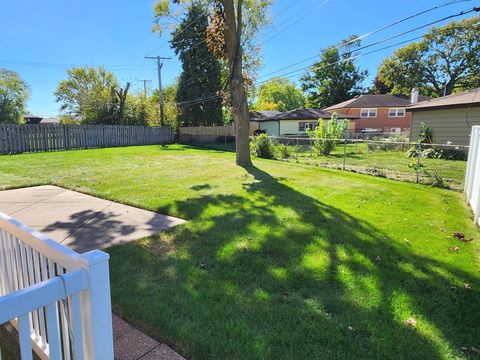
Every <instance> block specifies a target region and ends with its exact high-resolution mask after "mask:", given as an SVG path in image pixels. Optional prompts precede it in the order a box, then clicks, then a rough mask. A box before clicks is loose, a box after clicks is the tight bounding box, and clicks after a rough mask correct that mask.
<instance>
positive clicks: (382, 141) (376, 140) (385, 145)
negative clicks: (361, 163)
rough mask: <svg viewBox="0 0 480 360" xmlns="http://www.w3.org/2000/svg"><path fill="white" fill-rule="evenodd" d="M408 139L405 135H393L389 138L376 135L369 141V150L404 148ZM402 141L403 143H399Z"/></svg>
mask: <svg viewBox="0 0 480 360" xmlns="http://www.w3.org/2000/svg"><path fill="white" fill-rule="evenodd" d="M406 141H407V139H406V138H405V137H403V136H392V137H389V138H381V137H379V136H374V137H373V138H372V139H371V140H370V141H369V142H367V150H368V151H393V150H403V149H404V147H405V145H404V144H403V143H406ZM399 143H402V144H399Z"/></svg>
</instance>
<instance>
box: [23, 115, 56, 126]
mask: <svg viewBox="0 0 480 360" xmlns="http://www.w3.org/2000/svg"><path fill="white" fill-rule="evenodd" d="M23 118H24V120H25V124H60V118H58V117H48V118H44V117H41V116H36V115H25V116H24V117H23Z"/></svg>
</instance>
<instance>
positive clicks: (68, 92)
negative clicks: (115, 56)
mask: <svg viewBox="0 0 480 360" xmlns="http://www.w3.org/2000/svg"><path fill="white" fill-rule="evenodd" d="M67 75H68V78H67V79H66V80H62V81H60V83H59V84H58V87H57V90H56V91H55V96H56V97H57V102H60V103H61V106H60V109H61V110H62V111H66V115H68V116H69V118H70V120H72V119H74V120H75V121H77V122H80V123H83V124H117V125H127V124H129V125H144V124H146V112H145V109H144V107H143V105H142V104H141V103H139V102H138V101H137V100H136V98H135V97H134V96H132V95H130V94H128V90H129V88H130V83H127V84H126V86H125V88H121V87H120V84H119V83H118V80H117V78H116V77H115V75H114V74H113V73H111V72H109V71H108V70H106V69H105V68H103V67H98V68H96V67H73V68H71V69H68V70H67Z"/></svg>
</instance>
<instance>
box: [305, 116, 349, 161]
mask: <svg viewBox="0 0 480 360" xmlns="http://www.w3.org/2000/svg"><path fill="white" fill-rule="evenodd" d="M348 124H349V121H348V120H342V121H338V118H337V113H335V112H334V113H333V114H332V117H331V118H330V120H328V122H327V125H326V126H325V122H324V121H323V119H320V120H318V126H317V127H316V128H315V129H314V130H310V129H307V135H308V137H310V138H311V139H313V144H312V147H313V149H314V150H315V152H316V153H317V155H324V156H326V155H330V153H331V152H332V150H333V149H335V146H336V145H337V143H338V139H343V138H344V137H345V134H346V133H347V130H348Z"/></svg>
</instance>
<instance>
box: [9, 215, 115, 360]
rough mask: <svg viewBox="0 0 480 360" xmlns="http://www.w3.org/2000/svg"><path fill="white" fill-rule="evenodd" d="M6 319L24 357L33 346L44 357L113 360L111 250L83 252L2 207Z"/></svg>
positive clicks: (29, 352)
mask: <svg viewBox="0 0 480 360" xmlns="http://www.w3.org/2000/svg"><path fill="white" fill-rule="evenodd" d="M6 322H10V323H12V324H13V325H14V326H15V327H16V328H17V330H18V335H19V340H20V350H21V356H22V360H25V359H32V350H33V351H34V352H35V353H36V355H37V356H38V357H39V358H40V359H42V360H43V359H66V360H70V359H106V360H109V359H113V336H112V315H111V303H110V281H109V273H108V255H107V254H106V253H104V252H102V251H100V250H94V251H91V252H88V253H85V254H81V255H80V254H78V253H76V252H75V251H73V250H71V249H69V248H67V247H65V246H63V245H61V244H58V243H56V242H55V241H53V240H50V239H48V238H45V237H44V236H42V235H41V234H39V233H37V232H36V231H34V230H32V229H30V228H28V227H26V226H24V225H23V224H21V223H19V222H18V221H16V220H14V219H12V218H11V217H9V216H7V215H5V214H3V213H1V212H0V325H1V324H3V323H6ZM0 352H1V349H0Z"/></svg>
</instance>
